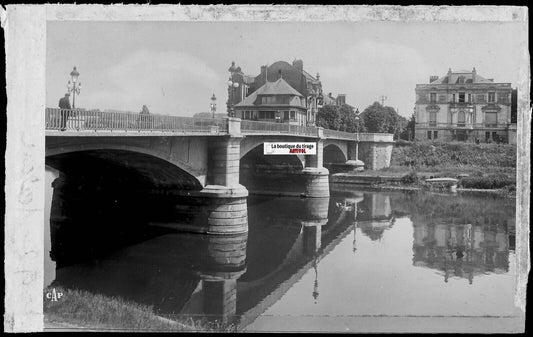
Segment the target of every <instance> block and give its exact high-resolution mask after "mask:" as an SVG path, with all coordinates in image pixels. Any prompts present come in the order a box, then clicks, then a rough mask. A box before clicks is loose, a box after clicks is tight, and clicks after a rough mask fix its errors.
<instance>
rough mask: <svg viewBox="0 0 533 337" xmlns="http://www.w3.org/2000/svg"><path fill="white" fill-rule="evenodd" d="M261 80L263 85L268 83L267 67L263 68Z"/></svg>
mask: <svg viewBox="0 0 533 337" xmlns="http://www.w3.org/2000/svg"><path fill="white" fill-rule="evenodd" d="M261 80H263V83H265V82H266V81H267V66H261Z"/></svg>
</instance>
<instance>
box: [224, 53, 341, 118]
mask: <svg viewBox="0 0 533 337" xmlns="http://www.w3.org/2000/svg"><path fill="white" fill-rule="evenodd" d="M232 67H233V68H230V69H233V70H234V72H233V81H236V82H238V83H239V86H238V89H236V90H235V91H234V92H231V91H230V92H229V95H228V97H229V100H228V104H229V105H231V106H232V107H233V109H234V112H235V117H238V118H241V119H244V120H257V121H267V122H278V123H289V124H297V125H314V124H315V123H316V116H317V113H318V109H319V108H321V107H322V106H323V105H324V104H334V102H335V103H338V102H340V101H342V102H345V99H346V98H345V96H346V95H339V97H338V98H337V99H334V102H333V101H332V102H330V100H333V97H324V95H323V93H322V83H321V82H320V75H319V74H316V75H315V76H313V75H311V74H309V73H308V72H307V71H305V70H304V68H303V61H302V60H294V61H293V62H292V64H290V63H288V62H285V61H277V62H275V63H273V64H271V65H268V66H266V65H264V66H261V67H260V72H259V74H258V75H256V76H250V75H245V74H244V73H243V72H242V71H241V69H240V67H235V65H234V64H232ZM230 71H231V70H230ZM325 101H327V102H325Z"/></svg>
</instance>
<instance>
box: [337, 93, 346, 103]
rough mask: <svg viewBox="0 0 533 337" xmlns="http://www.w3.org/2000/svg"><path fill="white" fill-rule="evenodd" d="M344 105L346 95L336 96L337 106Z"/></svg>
mask: <svg viewBox="0 0 533 337" xmlns="http://www.w3.org/2000/svg"><path fill="white" fill-rule="evenodd" d="M344 104H346V95H345V94H338V95H337V105H344Z"/></svg>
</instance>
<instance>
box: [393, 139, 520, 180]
mask: <svg viewBox="0 0 533 337" xmlns="http://www.w3.org/2000/svg"><path fill="white" fill-rule="evenodd" d="M391 167H392V168H413V169H415V170H422V171H424V170H425V171H430V172H431V171H433V172H436V171H443V170H454V171H455V172H456V171H467V173H468V172H476V171H479V170H481V171H482V173H509V172H515V170H516V147H515V146H514V145H509V144H485V143H483V144H475V143H464V142H406V141H399V142H398V143H397V144H396V145H395V147H394V149H393V151H392V156H391Z"/></svg>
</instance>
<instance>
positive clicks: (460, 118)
mask: <svg viewBox="0 0 533 337" xmlns="http://www.w3.org/2000/svg"><path fill="white" fill-rule="evenodd" d="M465 123H466V114H465V112H464V111H462V110H461V111H459V113H458V114H457V126H465Z"/></svg>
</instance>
